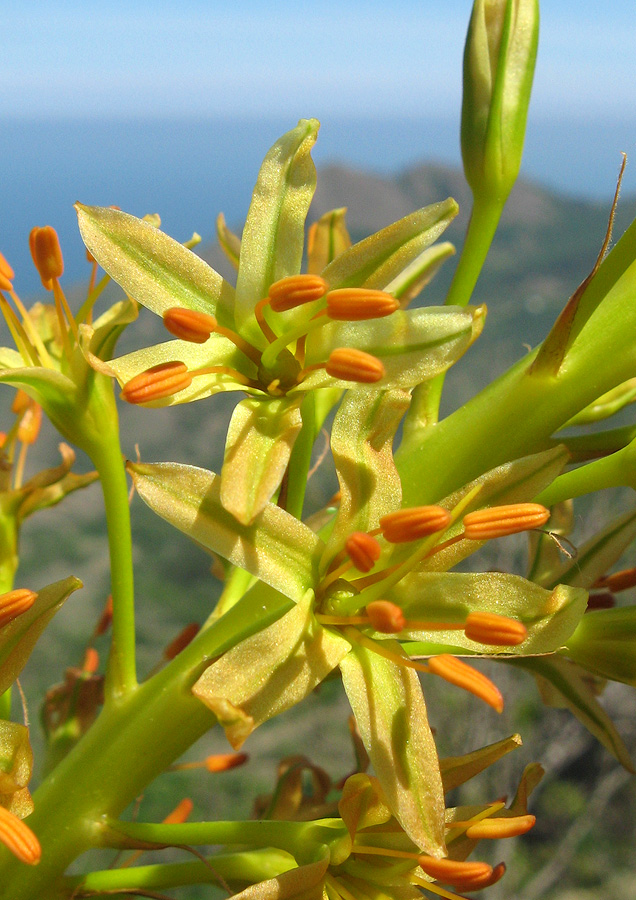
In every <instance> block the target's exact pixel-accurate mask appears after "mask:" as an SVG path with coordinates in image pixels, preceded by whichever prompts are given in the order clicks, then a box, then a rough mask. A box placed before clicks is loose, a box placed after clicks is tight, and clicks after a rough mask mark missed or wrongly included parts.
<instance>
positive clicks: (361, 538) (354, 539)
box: [345, 531, 382, 572]
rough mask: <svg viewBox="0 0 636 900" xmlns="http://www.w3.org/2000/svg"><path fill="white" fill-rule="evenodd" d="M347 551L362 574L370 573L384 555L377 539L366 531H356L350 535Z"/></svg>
mask: <svg viewBox="0 0 636 900" xmlns="http://www.w3.org/2000/svg"><path fill="white" fill-rule="evenodd" d="M345 550H346V551H347V553H348V554H349V557H350V559H351V562H352V563H353V564H354V566H355V567H356V569H358V570H359V571H360V572H370V571H371V569H372V568H373V566H374V565H375V563H376V562H377V561H378V560H379V558H380V554H381V553H382V548H381V547H380V545H379V544H378V542H377V541H376V539H375V538H374V537H371V535H370V534H366V533H365V532H364V531H354V532H353V534H350V535H349V537H348V538H347V540H346V542H345Z"/></svg>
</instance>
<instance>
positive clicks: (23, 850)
mask: <svg viewBox="0 0 636 900" xmlns="http://www.w3.org/2000/svg"><path fill="white" fill-rule="evenodd" d="M0 843H2V844H4V845H5V847H8V848H9V850H10V851H11V853H13V855H14V856H16V857H17V858H18V859H19V860H20V862H23V863H26V864H27V865H29V866H35V865H37V864H38V863H39V862H40V857H41V856H42V849H41V847H40V842H39V841H38V839H37V838H36V836H35V835H34V834H33V832H32V831H31V829H30V828H29V826H28V825H25V823H24V822H23V821H22V820H21V819H18V817H17V816H15V815H14V814H13V813H12V812H9V810H8V809H5V807H4V806H0Z"/></svg>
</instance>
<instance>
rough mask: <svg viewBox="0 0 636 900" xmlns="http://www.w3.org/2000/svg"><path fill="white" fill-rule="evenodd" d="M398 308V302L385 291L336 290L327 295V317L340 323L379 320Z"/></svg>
mask: <svg viewBox="0 0 636 900" xmlns="http://www.w3.org/2000/svg"><path fill="white" fill-rule="evenodd" d="M399 308H400V303H399V301H398V300H396V299H395V297H393V296H392V295H391V294H387V293H386V291H376V290H370V289H368V288H338V289H337V290H335V291H329V293H328V294H327V315H328V316H329V318H330V319H335V320H337V321H341V322H352V321H361V320H364V319H380V318H383V317H384V316H390V315H391V313H393V312H395V311H396V309H399Z"/></svg>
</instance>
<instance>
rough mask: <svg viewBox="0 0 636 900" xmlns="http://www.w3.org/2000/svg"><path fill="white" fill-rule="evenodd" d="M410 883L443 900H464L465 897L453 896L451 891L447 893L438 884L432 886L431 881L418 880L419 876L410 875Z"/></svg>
mask: <svg viewBox="0 0 636 900" xmlns="http://www.w3.org/2000/svg"><path fill="white" fill-rule="evenodd" d="M411 881H412V882H413V884H417V885H418V886H419V887H421V888H424V889H425V890H427V891H430V892H431V893H432V894H437V896H438V897H444V900H466V898H465V897H460V896H459V894H453V893H452V892H451V891H447V890H446V888H443V887H441V885H439V884H433V883H432V882H431V881H426V879H424V878H420V877H419V875H415V874H413V875H411Z"/></svg>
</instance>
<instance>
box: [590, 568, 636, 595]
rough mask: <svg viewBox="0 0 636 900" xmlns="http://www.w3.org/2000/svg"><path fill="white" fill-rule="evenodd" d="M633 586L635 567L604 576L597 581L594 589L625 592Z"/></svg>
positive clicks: (634, 582)
mask: <svg viewBox="0 0 636 900" xmlns="http://www.w3.org/2000/svg"><path fill="white" fill-rule="evenodd" d="M634 585H636V567H633V568H631V569H622V570H621V571H620V572H613V573H612V574H611V575H604V576H603V577H602V578H599V579H598V580H597V582H596V583H595V584H594V587H603V588H607V590H608V591H626V590H628V588H632V587H634Z"/></svg>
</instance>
